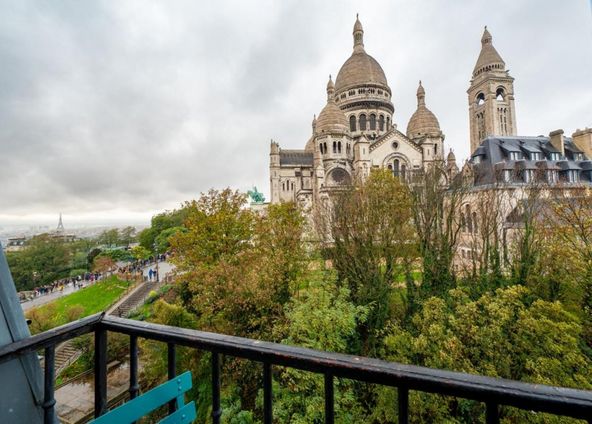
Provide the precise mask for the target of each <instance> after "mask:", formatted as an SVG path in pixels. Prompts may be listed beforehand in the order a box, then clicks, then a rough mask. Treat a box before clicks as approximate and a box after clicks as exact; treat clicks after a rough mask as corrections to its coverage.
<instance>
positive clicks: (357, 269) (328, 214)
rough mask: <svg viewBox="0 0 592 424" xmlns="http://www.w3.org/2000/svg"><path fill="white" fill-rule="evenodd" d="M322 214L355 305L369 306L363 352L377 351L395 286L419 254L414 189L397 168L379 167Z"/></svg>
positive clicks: (323, 229) (322, 230) (362, 326)
mask: <svg viewBox="0 0 592 424" xmlns="http://www.w3.org/2000/svg"><path fill="white" fill-rule="evenodd" d="M317 219H318V223H319V224H320V225H319V224H318V225H317V226H318V228H319V234H320V235H321V236H322V237H324V240H323V241H324V246H326V247H327V248H328V252H329V257H330V259H331V260H332V262H333V265H334V266H335V269H336V270H337V275H338V278H339V281H340V282H341V283H342V284H344V285H346V286H347V287H348V290H349V293H350V298H351V301H352V302H353V303H354V304H355V305H357V306H363V307H368V308H369V312H368V318H367V320H365V321H364V322H363V323H362V322H360V323H359V326H358V335H359V338H360V347H359V351H358V352H357V353H360V354H363V355H368V356H375V355H376V353H377V352H376V347H377V346H378V344H379V343H378V337H379V336H378V332H379V331H381V330H382V328H384V326H385V324H386V323H387V321H388V319H389V316H390V313H391V311H390V308H389V306H390V305H389V301H390V299H391V295H392V292H393V289H394V286H395V284H396V283H397V279H398V277H399V276H400V275H403V274H405V273H407V274H409V273H410V272H411V266H412V263H413V261H414V259H416V258H417V250H416V247H417V246H416V233H415V231H414V229H413V223H412V209H411V196H410V193H409V189H408V188H407V186H406V185H404V184H402V183H401V182H400V180H399V179H398V178H396V177H394V176H393V175H392V173H390V172H388V171H385V170H377V171H375V172H372V173H371V174H370V176H369V178H368V179H367V180H366V181H358V182H357V183H356V184H355V185H354V186H352V187H349V188H344V189H343V190H342V191H341V192H339V193H336V194H335V195H334V197H333V198H332V202H331V205H330V206H329V207H327V208H325V209H324V210H321V211H320V212H319V215H318V218H317ZM327 221H328V222H327Z"/></svg>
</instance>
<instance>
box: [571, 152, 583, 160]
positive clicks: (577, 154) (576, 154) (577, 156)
mask: <svg viewBox="0 0 592 424" xmlns="http://www.w3.org/2000/svg"><path fill="white" fill-rule="evenodd" d="M573 157H574V160H584V155H583V154H581V153H574V154H573Z"/></svg>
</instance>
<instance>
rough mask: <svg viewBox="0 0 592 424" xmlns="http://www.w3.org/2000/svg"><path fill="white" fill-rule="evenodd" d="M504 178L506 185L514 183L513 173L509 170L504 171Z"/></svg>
mask: <svg viewBox="0 0 592 424" xmlns="http://www.w3.org/2000/svg"><path fill="white" fill-rule="evenodd" d="M502 178H503V180H504V182H505V183H509V182H510V181H512V171H510V170H509V169H504V170H503V172H502Z"/></svg>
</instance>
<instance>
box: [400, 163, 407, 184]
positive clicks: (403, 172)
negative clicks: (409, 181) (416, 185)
mask: <svg viewBox="0 0 592 424" xmlns="http://www.w3.org/2000/svg"><path fill="white" fill-rule="evenodd" d="M406 178H407V166H406V165H401V179H402V180H403V181H405V180H406Z"/></svg>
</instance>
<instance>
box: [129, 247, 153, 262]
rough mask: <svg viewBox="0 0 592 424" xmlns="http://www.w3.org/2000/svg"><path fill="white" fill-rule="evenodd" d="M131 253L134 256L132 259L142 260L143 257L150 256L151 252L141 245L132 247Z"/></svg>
mask: <svg viewBox="0 0 592 424" xmlns="http://www.w3.org/2000/svg"><path fill="white" fill-rule="evenodd" d="M131 254H132V256H133V257H134V259H136V260H144V259H148V258H149V257H150V256H152V253H151V252H150V250H148V249H146V248H145V247H143V246H134V247H132V249H131Z"/></svg>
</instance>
